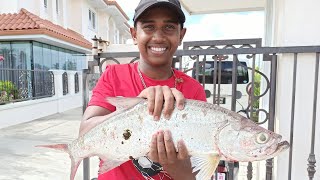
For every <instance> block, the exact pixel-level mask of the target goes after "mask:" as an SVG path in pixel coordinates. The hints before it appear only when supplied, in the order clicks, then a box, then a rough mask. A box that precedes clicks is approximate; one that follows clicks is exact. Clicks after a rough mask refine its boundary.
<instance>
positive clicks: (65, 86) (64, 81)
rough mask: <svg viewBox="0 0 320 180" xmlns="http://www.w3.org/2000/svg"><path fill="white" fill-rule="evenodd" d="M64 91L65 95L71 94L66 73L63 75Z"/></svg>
mask: <svg viewBox="0 0 320 180" xmlns="http://www.w3.org/2000/svg"><path fill="white" fill-rule="evenodd" d="M62 91H63V95H67V94H68V93H69V88H68V74H67V72H64V73H63V74H62Z"/></svg>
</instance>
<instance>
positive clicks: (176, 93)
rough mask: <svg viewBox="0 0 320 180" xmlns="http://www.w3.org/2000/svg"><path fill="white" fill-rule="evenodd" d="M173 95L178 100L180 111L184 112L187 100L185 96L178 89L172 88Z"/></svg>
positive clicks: (177, 104)
mask: <svg viewBox="0 0 320 180" xmlns="http://www.w3.org/2000/svg"><path fill="white" fill-rule="evenodd" d="M171 91H172V94H173V96H174V98H175V100H176V106H177V107H178V109H180V110H182V109H183V108H184V103H185V98H184V96H183V94H182V93H181V92H180V91H178V90H177V89H176V88H171Z"/></svg>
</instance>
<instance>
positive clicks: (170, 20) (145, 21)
mask: <svg viewBox="0 0 320 180" xmlns="http://www.w3.org/2000/svg"><path fill="white" fill-rule="evenodd" d="M140 22H141V23H142V24H145V23H153V22H155V20H147V19H146V20H144V19H141V20H140ZM164 22H165V23H177V24H178V23H179V21H178V20H173V19H169V20H165V21H164Z"/></svg>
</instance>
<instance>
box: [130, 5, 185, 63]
mask: <svg viewBox="0 0 320 180" xmlns="http://www.w3.org/2000/svg"><path fill="white" fill-rule="evenodd" d="M130 30H131V35H132V38H133V40H134V43H135V44H137V45H138V48H139V51H140V58H141V60H143V61H144V62H146V63H148V64H149V65H151V66H161V65H171V63H172V57H173V54H174V53H175V52H176V50H177V48H178V46H179V45H180V43H181V41H182V39H183V37H184V34H185V32H186V29H181V26H180V24H179V23H178V17H177V15H175V11H173V10H171V9H170V8H167V7H155V8H151V9H149V10H148V11H146V12H145V13H144V14H142V15H141V17H139V19H138V22H137V25H136V28H131V29H130Z"/></svg>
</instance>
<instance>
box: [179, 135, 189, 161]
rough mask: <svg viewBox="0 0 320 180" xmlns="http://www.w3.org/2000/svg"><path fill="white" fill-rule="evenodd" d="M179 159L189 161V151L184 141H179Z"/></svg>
mask: <svg viewBox="0 0 320 180" xmlns="http://www.w3.org/2000/svg"><path fill="white" fill-rule="evenodd" d="M177 157H178V159H180V160H182V159H187V158H189V153H188V149H187V147H186V145H185V143H184V141H183V140H180V141H178V155H177Z"/></svg>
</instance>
